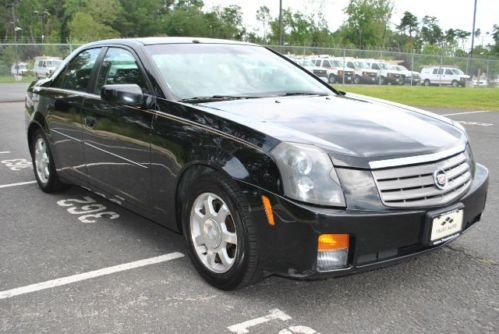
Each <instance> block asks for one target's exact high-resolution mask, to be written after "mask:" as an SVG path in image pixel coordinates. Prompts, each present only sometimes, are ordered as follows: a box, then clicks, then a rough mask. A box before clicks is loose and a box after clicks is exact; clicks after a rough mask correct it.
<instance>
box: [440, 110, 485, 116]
mask: <svg viewBox="0 0 499 334" xmlns="http://www.w3.org/2000/svg"><path fill="white" fill-rule="evenodd" d="M484 112H493V111H492V110H477V111H464V112H456V113H452V114H443V115H442V116H458V115H469V114H480V113H484Z"/></svg>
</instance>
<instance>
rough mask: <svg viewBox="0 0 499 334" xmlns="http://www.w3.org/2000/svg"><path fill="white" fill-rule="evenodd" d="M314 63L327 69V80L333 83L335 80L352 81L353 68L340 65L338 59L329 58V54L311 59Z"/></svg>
mask: <svg viewBox="0 0 499 334" xmlns="http://www.w3.org/2000/svg"><path fill="white" fill-rule="evenodd" d="M312 61H313V62H314V64H315V65H316V66H318V67H321V68H324V69H326V70H327V76H328V82H329V83H331V84H333V83H336V82H347V83H350V82H352V81H353V76H354V72H353V70H351V69H349V68H347V67H345V66H342V65H341V63H342V61H341V62H340V61H339V60H338V59H334V58H331V57H329V56H326V57H323V56H321V57H319V58H314V59H312Z"/></svg>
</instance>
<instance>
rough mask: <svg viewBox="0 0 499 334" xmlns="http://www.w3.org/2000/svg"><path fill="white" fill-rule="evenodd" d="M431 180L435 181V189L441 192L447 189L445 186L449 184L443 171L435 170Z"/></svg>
mask: <svg viewBox="0 0 499 334" xmlns="http://www.w3.org/2000/svg"><path fill="white" fill-rule="evenodd" d="M433 180H434V181H435V185H436V186H437V188H438V189H441V190H444V189H445V188H447V185H448V184H449V179H448V178H447V174H446V173H445V171H444V170H443V169H437V170H436V171H435V172H434V173H433Z"/></svg>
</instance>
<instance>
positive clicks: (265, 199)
mask: <svg viewBox="0 0 499 334" xmlns="http://www.w3.org/2000/svg"><path fill="white" fill-rule="evenodd" d="M262 203H263V207H264V208H265V214H266V215H267V222H268V223H269V225H271V226H274V225H275V220H274V212H273V211H272V205H271V204H270V200H269V198H268V197H267V196H264V195H262Z"/></svg>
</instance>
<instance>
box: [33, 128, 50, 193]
mask: <svg viewBox="0 0 499 334" xmlns="http://www.w3.org/2000/svg"><path fill="white" fill-rule="evenodd" d="M49 166H50V159H49V154H48V150H47V143H46V142H45V139H43V138H41V137H39V138H38V139H37V140H36V143H35V169H36V175H38V178H39V179H40V182H42V183H43V184H47V183H48V182H49V178H50V168H49Z"/></svg>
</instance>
